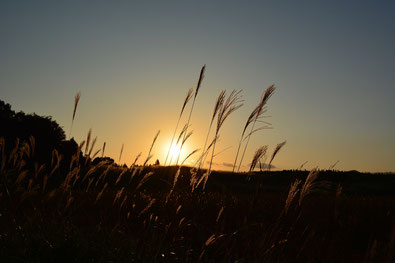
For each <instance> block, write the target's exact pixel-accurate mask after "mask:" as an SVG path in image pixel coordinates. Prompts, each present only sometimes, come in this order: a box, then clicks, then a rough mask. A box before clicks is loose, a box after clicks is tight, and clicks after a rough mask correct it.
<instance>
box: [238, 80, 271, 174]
mask: <svg viewBox="0 0 395 263" xmlns="http://www.w3.org/2000/svg"><path fill="white" fill-rule="evenodd" d="M275 89H276V88H275V87H274V85H271V86H269V87H268V88H267V89H266V90H265V92H264V93H263V95H262V96H261V100H260V101H259V104H258V106H257V107H256V108H255V109H254V110H253V111H252V112H251V114H250V116H249V117H248V119H247V122H246V124H245V125H244V129H243V132H242V136H241V138H240V142H239V148H240V146H241V142H242V141H243V136H244V134H245V131H246V130H247V128H248V126H251V132H250V134H249V135H248V137H246V138H247V142H246V144H245V146H244V150H243V154H242V155H241V158H240V163H239V166H238V168H237V172H239V171H240V167H241V164H242V162H243V159H244V155H245V153H246V150H247V147H248V143H249V142H250V138H251V135H252V134H253V133H254V128H255V124H256V123H257V122H258V121H260V119H261V118H262V117H263V114H264V113H265V112H266V108H265V106H266V104H267V101H268V100H269V98H270V97H271V96H272V95H273V93H274V91H275ZM238 154H239V149H238V150H237V154H236V158H235V163H236V161H237V157H238ZM234 169H235V164H234V168H233V171H234Z"/></svg>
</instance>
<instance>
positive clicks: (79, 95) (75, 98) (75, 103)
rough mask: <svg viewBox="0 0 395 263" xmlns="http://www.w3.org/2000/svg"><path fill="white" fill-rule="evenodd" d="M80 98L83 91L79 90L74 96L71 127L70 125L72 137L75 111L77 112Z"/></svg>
mask: <svg viewBox="0 0 395 263" xmlns="http://www.w3.org/2000/svg"><path fill="white" fill-rule="evenodd" d="M80 98H81V92H77V94H75V97H74V110H73V117H72V118H71V127H70V134H69V138H71V131H72V129H73V124H74V118H75V113H76V112H77V107H78V102H79V101H80Z"/></svg>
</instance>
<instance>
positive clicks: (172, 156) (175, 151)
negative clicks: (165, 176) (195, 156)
mask: <svg viewBox="0 0 395 263" xmlns="http://www.w3.org/2000/svg"><path fill="white" fill-rule="evenodd" d="M169 145H170V141H169V143H168V144H167V145H166V147H165V148H164V149H163V153H164V156H166V155H167V153H168V151H169ZM187 152H188V146H187V144H184V146H183V147H182V151H181V145H180V144H178V145H175V144H174V143H173V145H172V146H171V147H170V152H169V157H168V158H167V164H176V162H177V160H178V164H180V163H181V162H182V161H183V160H184V158H185V157H186V153H187ZM180 153H181V155H180Z"/></svg>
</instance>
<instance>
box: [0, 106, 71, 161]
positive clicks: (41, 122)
mask: <svg viewBox="0 0 395 263" xmlns="http://www.w3.org/2000/svg"><path fill="white" fill-rule="evenodd" d="M0 123H1V126H0V137H4V138H5V140H6V147H5V148H6V152H7V153H9V152H10V151H11V149H13V148H14V147H15V141H16V138H19V139H20V141H21V142H23V141H28V140H29V137H30V136H33V137H34V138H35V146H36V147H35V154H36V157H37V158H38V159H39V160H40V161H47V160H48V159H49V158H50V157H51V152H52V150H53V149H57V150H59V151H60V152H61V153H66V152H67V151H68V154H70V153H71V150H70V149H69V150H66V148H70V147H72V148H73V149H75V150H76V147H75V145H76V143H75V141H74V143H73V142H70V143H69V146H66V145H62V143H63V144H64V141H65V138H66V137H65V133H64V131H63V129H62V128H61V127H60V126H59V124H58V123H57V122H56V121H54V120H52V118H51V117H50V116H44V117H43V116H39V115H36V114H34V113H33V114H25V113H24V112H22V111H20V112H17V113H16V112H15V111H13V110H12V109H11V105H10V104H8V103H5V102H4V101H2V100H0ZM71 144H73V145H74V146H70V145H71ZM62 149H64V150H65V151H66V152H63V151H62ZM74 152H75V151H74Z"/></svg>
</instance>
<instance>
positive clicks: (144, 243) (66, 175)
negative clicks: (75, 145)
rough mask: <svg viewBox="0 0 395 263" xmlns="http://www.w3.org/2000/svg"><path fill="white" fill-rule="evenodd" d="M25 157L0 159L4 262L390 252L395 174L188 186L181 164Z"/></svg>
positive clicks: (364, 256) (283, 175) (223, 177)
mask: <svg viewBox="0 0 395 263" xmlns="http://www.w3.org/2000/svg"><path fill="white" fill-rule="evenodd" d="M25 156H26V154H19V155H14V156H13V157H12V156H11V157H8V158H7V157H6V156H4V155H3V157H2V167H1V184H0V202H1V205H0V257H1V258H2V261H3V262H53V261H56V262H197V261H199V260H200V261H202V262H392V261H393V260H394V256H395V255H394V250H395V247H394V246H395V220H394V219H395V217H394V214H393V213H394V208H395V191H394V189H395V175H394V174H389V173H388V174H362V173H358V172H355V171H354V172H339V171H319V172H318V174H317V172H315V171H312V172H310V173H309V172H308V171H281V172H261V173H257V172H256V173H231V172H215V171H214V172H213V173H212V174H211V176H210V178H209V179H208V181H207V185H206V189H205V190H204V191H203V189H202V185H200V186H198V187H197V188H195V189H194V191H192V190H191V185H190V179H191V174H190V168H189V167H182V168H181V169H180V170H178V167H177V166H171V167H169V166H168V167H161V166H145V167H142V166H134V167H131V168H125V167H119V166H116V165H107V164H105V163H104V162H102V163H98V164H95V165H93V164H91V163H90V161H89V159H88V161H86V159H81V160H78V162H80V163H79V164H78V163H74V164H73V165H72V166H71V168H70V167H69V168H68V169H66V168H64V167H63V168H62V167H56V159H55V161H54V162H53V164H52V167H51V164H47V165H48V166H46V167H43V168H42V169H40V168H39V167H38V166H37V165H36V167H34V165H33V166H30V167H29V165H26V166H25V165H23V163H24V162H23V159H24V158H26V157H25ZM27 163H28V162H27ZM74 165H75V166H74ZM177 171H178V172H179V176H178V178H177V180H176V181H175V180H174V179H175V175H176V174H177ZM315 176H316V178H314V177H315ZM295 182H299V183H296V184H295ZM173 185H175V186H174V187H173ZM292 186H293V187H292ZM169 193H171V194H169Z"/></svg>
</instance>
